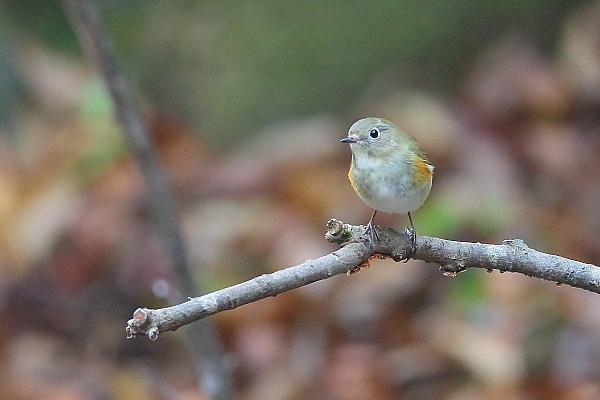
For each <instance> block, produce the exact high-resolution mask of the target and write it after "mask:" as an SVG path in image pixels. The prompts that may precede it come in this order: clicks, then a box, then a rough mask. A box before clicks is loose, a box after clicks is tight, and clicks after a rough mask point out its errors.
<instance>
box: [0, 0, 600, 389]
mask: <svg viewBox="0 0 600 400" xmlns="http://www.w3.org/2000/svg"><path fill="white" fill-rule="evenodd" d="M100 7H101V9H102V12H103V15H104V19H105V24H106V26H107V28H108V30H109V31H110V33H111V35H112V37H113V40H114V42H115V46H116V50H117V53H118V56H119V57H120V59H121V61H122V64H123V66H124V68H125V70H126V72H127V74H128V77H129V78H130V79H131V81H132V83H133V84H134V86H135V87H136V90H137V92H138V94H139V97H140V100H141V101H142V103H143V105H144V111H145V113H146V115H147V118H148V121H149V125H150V128H151V131H152V135H153V140H154V142H155V143H156V146H157V149H158V152H159V154H160V159H161V162H162V163H163V165H164V166H165V168H166V169H167V172H168V174H169V176H170V178H171V182H172V186H173V191H174V195H175V197H176V199H177V203H178V208H179V213H180V219H181V221H182V229H183V231H184V235H185V238H186V240H187V244H188V246H189V250H190V257H191V259H192V264H193V266H194V268H195V272H196V273H197V275H198V276H199V277H201V278H202V280H203V282H204V284H205V286H206V288H205V289H206V290H210V291H212V290H217V289H220V288H223V287H225V286H229V285H232V284H235V283H238V282H241V281H243V280H246V279H250V278H252V277H255V276H257V275H259V274H263V273H269V272H272V271H275V270H278V269H281V268H284V267H287V266H291V265H295V264H297V263H299V262H302V261H304V260H306V259H310V258H317V257H319V256H321V255H324V254H326V253H328V252H331V251H333V250H335V246H332V245H330V244H328V243H327V242H326V241H325V240H324V238H323V233H324V232H325V223H326V221H327V220H328V219H329V218H338V219H341V220H343V221H345V222H348V223H353V224H364V223H366V222H367V221H368V218H369V216H370V214H371V212H372V211H371V210H370V209H369V208H368V207H367V206H365V205H364V204H363V203H362V202H361V201H360V200H359V199H358V198H357V197H356V195H355V194H354V193H353V191H352V189H351V187H350V184H349V182H348V180H347V177H346V173H347V169H348V165H349V161H350V150H349V148H348V146H347V145H343V144H340V143H339V139H341V138H343V137H344V136H345V135H346V132H347V129H348V127H349V126H350V125H351V124H352V123H353V122H354V121H355V120H357V119H359V118H362V117H365V116H379V117H384V118H387V119H390V120H392V121H394V122H396V123H397V124H399V125H400V126H401V127H403V128H404V129H405V130H407V131H408V132H409V133H410V134H412V135H413V136H415V137H416V138H417V139H418V140H419V142H420V143H421V145H422V146H423V148H424V149H425V150H426V151H427V153H428V154H429V157H430V159H431V161H432V163H433V164H434V165H435V166H436V170H435V177H434V186H433V190H432V193H431V195H430V197H429V199H428V200H427V202H426V203H425V205H424V206H423V207H422V208H421V209H419V210H418V211H417V212H415V213H414V214H413V218H414V221H415V225H416V227H417V231H418V232H419V233H420V234H424V235H430V236H440V237H443V238H448V239H454V240H465V241H479V242H491V243H501V242H502V240H503V239H508V238H522V239H524V240H525V241H526V243H527V244H528V245H529V246H531V247H533V248H536V249H537V250H541V251H545V252H550V253H554V254H560V255H562V256H565V257H569V258H574V259H577V260H580V261H584V262H589V263H594V264H597V265H598V264H600V245H598V237H600V207H599V206H598V205H599V204H600V2H599V1H567V0H545V1H541V0H508V1H507V0H503V1H496V0H492V1H486V2H471V1H466V0H447V1H444V2H435V1H410V0H404V1H385V0H374V1H369V2H356V1H348V2H341V1H323V0H319V1H315V0H303V1H294V2H285V1H284V2H281V1H273V0H255V1H252V2H246V1H239V0H232V1H227V2H220V1H176V2H161V1H157V0H146V1H143V2H142V1H131V0H130V1H109V0H106V1H102V2H100ZM0 93H1V96H0V315H1V317H2V321H3V323H2V324H0V398H2V399H17V400H18V399H39V398H44V399H125V398H127V399H129V400H131V399H133V400H135V399H205V398H206V397H205V396H204V395H203V394H202V392H201V391H200V390H199V389H198V388H197V385H196V382H197V381H196V375H195V370H194V366H193V364H192V361H191V359H190V356H189V354H188V352H187V351H186V348H185V346H184V344H183V343H182V338H183V337H182V335H181V332H171V333H168V334H165V335H163V337H161V338H160V339H159V340H158V341H157V342H150V341H149V340H147V339H145V338H137V339H135V340H133V339H131V340H126V339H125V329H124V328H125V324H126V322H127V320H128V319H129V318H131V316H132V313H133V311H134V310H135V309H136V308H137V307H152V308H158V307H162V306H166V305H168V302H167V300H166V298H167V297H169V294H170V293H172V292H173V291H176V288H174V287H173V286H172V285H171V282H173V276H172V274H171V272H170V271H169V268H168V263H167V258H166V255H165V253H164V250H163V249H162V248H161V246H160V243H159V241H158V239H157V235H156V234H155V232H154V230H153V228H152V224H151V221H150V220H149V215H148V211H149V208H148V201H147V199H146V198H145V194H144V193H145V192H144V185H143V182H142V180H141V178H140V175H139V172H138V170H137V168H136V166H135V165H134V164H133V163H132V161H131V159H130V157H129V156H128V154H127V152H126V149H125V148H124V146H123V143H122V140H121V136H120V132H119V129H118V128H117V126H116V125H115V123H114V121H113V115H112V105H111V101H110V98H109V97H108V96H107V92H106V91H105V89H104V86H103V83H102V81H101V79H100V78H99V76H98V74H97V73H96V72H95V71H94V70H93V68H91V66H90V64H89V63H88V62H87V61H86V60H85V59H84V57H83V56H82V54H81V52H80V50H79V46H78V44H77V41H76V39H75V37H74V35H73V34H72V32H71V29H70V27H69V25H68V23H67V21H66V19H65V17H64V15H63V13H62V10H61V8H60V7H59V5H58V3H56V2H54V1H45V2H33V1H24V2H23V1H16V0H4V1H3V2H1V3H0ZM377 218H378V220H377V223H379V224H382V225H387V226H392V227H396V228H402V227H403V226H404V225H405V224H406V223H407V221H406V220H405V217H404V216H399V215H385V214H383V213H380V214H378V216H377ZM183 295H184V296H194V295H196V293H184V294H183ZM211 318H212V320H213V321H214V322H215V324H216V325H217V328H218V330H219V333H220V337H221V338H222V339H223V341H224V345H225V348H226V351H227V357H228V359H230V361H231V362H232V364H233V365H234V367H235V379H236V399H244V400H255V399H257V400H258V399H261V400H271V399H273V400H276V399H315V400H317V399H318V400H321V399H325V400H329V399H331V400H371V399H373V400H374V399H378V400H387V399H409V400H412V399H415V400H418V399H461V400H462V399H467V400H469V399H473V400H476V399H477V400H478V399H576V400H577V399H598V398H600V297H598V295H596V294H591V293H587V292H585V291H583V290H580V289H574V288H570V287H566V286H560V287H559V286H557V285H555V284H553V283H551V282H544V281H541V280H537V279H532V278H527V277H525V276H521V275H517V274H499V273H498V272H494V273H486V272H485V270H469V271H466V272H464V273H462V274H460V275H458V276H457V277H455V278H449V277H444V276H442V274H441V273H440V272H439V271H438V266H436V265H426V264H424V263H423V262H420V261H414V260H412V261H410V262H409V263H407V264H398V263H394V262H391V261H389V262H387V261H379V262H373V263H372V267H371V268H370V269H368V270H363V271H362V272H360V273H359V274H357V275H353V276H351V277H347V276H338V277H334V278H332V279H329V280H327V281H324V282H319V283H316V284H312V285H309V286H307V287H304V288H301V289H299V290H295V291H292V292H289V293H286V294H283V295H280V296H278V297H277V298H271V299H266V300H262V301H260V302H257V303H253V304H250V305H246V306H244V307H241V308H239V309H237V310H234V311H229V312H225V313H221V314H219V315H216V316H214V317H211ZM183 329H185V328H183Z"/></svg>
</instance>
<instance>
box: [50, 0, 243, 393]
mask: <svg viewBox="0 0 600 400" xmlns="http://www.w3.org/2000/svg"><path fill="white" fill-rule="evenodd" d="M61 2H62V6H63V8H64V10H65V11H66V14H67V16H68V18H69V21H70V23H71V26H72V27H73V30H74V31H75V33H76V34H77V37H78V39H79V42H80V44H81V47H82V49H83V51H84V52H85V53H86V54H87V56H88V57H89V59H90V60H91V61H93V62H94V64H95V66H96V68H97V69H98V71H99V72H100V73H101V75H102V77H103V78H104V82H105V84H106V86H107V88H108V90H109V92H110V95H111V97H112V100H113V103H114V107H115V114H116V119H117V121H118V122H119V124H120V125H121V128H122V133H123V137H124V138H125V143H126V145H127V147H128V149H129V152H130V153H131V154H132V155H133V157H134V159H135V160H136V162H137V164H138V166H139V168H140V171H141V173H142V175H143V177H144V180H145V182H146V185H147V187H148V199H149V201H150V206H151V211H152V217H153V219H154V222H155V224H156V227H157V232H158V234H159V236H160V239H161V241H162V243H163V244H164V247H165V249H166V251H167V252H168V255H169V258H170V260H171V262H172V266H173V270H174V272H175V276H176V277H177V279H178V286H179V290H180V291H181V292H182V293H185V294H195V293H198V288H197V286H196V283H195V282H198V280H197V279H195V277H194V274H193V273H192V272H191V269H190V266H189V262H188V259H187V251H186V247H185V243H184V241H183V238H182V236H181V231H180V228H179V226H180V224H179V221H178V218H177V213H176V211H175V203H174V201H173V198H172V196H171V191H170V187H169V182H168V179H167V177H166V174H165V173H164V171H163V170H162V168H161V166H160V164H159V163H158V161H157V157H156V154H155V150H154V147H153V145H152V143H151V141H150V137H149V135H148V129H147V126H146V121H145V119H144V118H143V115H142V112H141V109H140V106H139V104H138V101H137V98H136V96H135V92H134V90H133V89H132V88H131V85H130V84H129V82H128V80H127V78H126V76H125V74H124V73H123V70H122V68H121V66H120V64H119V60H118V58H117V56H116V53H115V51H114V49H113V45H112V42H111V40H110V38H109V35H108V34H107V32H106V30H105V29H104V26H103V24H102V18H101V15H100V12H99V10H98V9H97V7H96V5H95V3H94V2H93V1H90V0H62V1H61ZM190 328H191V329H188V330H187V332H186V333H187V337H188V341H189V345H190V346H189V347H190V352H191V353H192V355H193V356H194V359H195V361H196V363H197V364H198V366H199V369H200V383H201V386H202V388H203V389H204V390H205V391H206V393H207V394H208V395H209V396H210V397H211V398H213V399H218V400H228V399H231V398H232V397H233V385H232V378H231V371H230V368H229V367H228V365H227V364H226V363H225V358H224V357H223V353H222V350H221V348H222V346H221V343H220V341H219V339H218V337H217V336H216V333H215V329H214V327H213V326H212V324H211V323H210V321H202V323H200V324H194V326H193V327H190Z"/></svg>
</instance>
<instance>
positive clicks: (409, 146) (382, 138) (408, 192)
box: [341, 117, 433, 260]
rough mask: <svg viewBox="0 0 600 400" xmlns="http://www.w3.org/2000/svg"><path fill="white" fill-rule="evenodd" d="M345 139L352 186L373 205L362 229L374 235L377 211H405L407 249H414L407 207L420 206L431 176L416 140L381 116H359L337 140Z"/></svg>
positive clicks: (431, 173)
mask: <svg viewBox="0 0 600 400" xmlns="http://www.w3.org/2000/svg"><path fill="white" fill-rule="evenodd" d="M341 142H342V143H349V144H350V150H352V162H351V163H350V172H348V178H349V179H350V183H351V184H352V188H353V189H354V191H355V192H356V194H357V195H358V197H360V199H361V200H362V201H364V202H365V203H366V204H367V205H368V206H369V207H371V208H373V209H374V212H373V215H372V216H371V219H370V220H369V223H368V224H367V231H366V233H368V234H370V235H371V239H375V238H377V233H376V232H375V230H374V228H373V218H375V214H377V211H384V212H387V213H398V214H408V219H409V221H410V229H407V233H408V235H409V237H410V240H411V251H410V253H409V254H407V256H406V260H408V259H410V256H411V255H412V254H413V253H414V252H415V251H416V233H415V227H414V225H413V222H412V217H411V216H410V213H411V211H415V210H416V209H417V208H419V207H421V205H422V204H423V202H424V201H425V199H426V198H427V196H428V195H429V191H430V190H431V182H432V178H433V165H431V163H430V162H429V159H428V158H427V155H426V154H425V152H424V151H423V150H422V149H421V147H420V146H419V143H417V141H416V140H415V139H414V138H412V137H410V136H408V135H407V134H406V133H404V132H403V131H402V130H401V129H400V128H399V127H398V126H397V125H395V124H394V123H392V122H390V121H388V120H385V119H383V118H373V117H370V118H363V119H361V120H358V121H356V122H355V123H354V124H353V125H352V126H351V127H350V130H349V131H348V137H345V138H343V139H342V140H341Z"/></svg>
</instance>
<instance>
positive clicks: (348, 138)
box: [340, 137, 358, 143]
mask: <svg viewBox="0 0 600 400" xmlns="http://www.w3.org/2000/svg"><path fill="white" fill-rule="evenodd" d="M357 141H358V140H356V139H354V138H353V137H345V138H343V139H342V140H340V142H342V143H356V142H357Z"/></svg>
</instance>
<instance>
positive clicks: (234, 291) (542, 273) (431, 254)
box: [127, 220, 600, 340]
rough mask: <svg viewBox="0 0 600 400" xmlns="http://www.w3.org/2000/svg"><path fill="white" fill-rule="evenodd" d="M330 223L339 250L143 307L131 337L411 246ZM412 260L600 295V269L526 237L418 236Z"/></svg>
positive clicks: (395, 255) (395, 236)
mask: <svg viewBox="0 0 600 400" xmlns="http://www.w3.org/2000/svg"><path fill="white" fill-rule="evenodd" d="M327 227H328V230H327V233H326V234H325V237H326V238H327V240H329V241H330V242H333V243H338V244H340V245H341V246H342V247H341V248H340V249H339V250H337V251H334V252H333V253H330V254H328V255H325V256H323V257H320V258H317V259H316V260H308V261H306V262H304V263H302V264H300V265H296V266H293V267H289V268H286V269H283V270H280V271H277V272H274V273H272V274H266V275H262V276H259V277H257V278H254V279H251V280H249V281H246V282H243V283H240V284H237V285H235V286H231V287H227V288H224V289H221V290H218V291H216V292H213V293H209V294H206V295H204V296H201V297H196V298H193V299H190V300H189V301H186V302H185V303H182V304H178V305H176V306H173V307H168V308H161V309H157V310H152V309H147V308H140V309H137V310H136V311H135V313H134V314H133V318H132V319H130V320H129V322H128V323H127V336H128V337H134V336H139V335H147V336H148V337H149V338H150V339H152V340H155V339H157V338H158V337H159V334H160V333H161V332H165V331H170V330H175V329H177V328H179V327H181V326H183V325H186V324H189V323H191V322H193V321H196V320H199V319H202V318H206V317H208V316H209V315H213V314H216V313H219V312H221V311H226V310H231V309H234V308H237V307H239V306H242V305H244V304H248V303H251V302H254V301H257V300H260V299H264V298H265V297H269V296H276V295H278V294H280V293H283V292H285V291H288V290H291V289H295V288H298V287H300V286H304V285H308V284H310V283H313V282H316V281H318V280H322V279H327V278H330V277H332V276H334V275H338V274H342V273H348V274H352V273H355V272H358V271H359V270H360V269H361V268H362V267H366V266H367V265H368V262H369V259H370V258H374V257H375V258H387V257H389V258H392V259H394V260H396V261H401V260H402V259H403V258H404V257H405V255H406V254H407V251H408V250H409V249H410V244H409V238H408V235H407V234H406V233H400V232H396V231H394V230H392V229H389V228H381V227H376V228H375V229H377V237H378V238H379V240H378V241H377V242H376V243H372V242H371V241H370V236H369V235H364V231H365V227H364V226H354V225H348V224H345V223H343V222H340V221H337V220H330V221H329V222H328V223H327ZM412 258H414V259H418V260H423V261H425V262H428V263H436V264H439V265H440V270H441V271H442V272H443V273H444V274H445V275H449V276H455V275H456V274H458V273H459V272H462V271H464V270H465V269H467V268H485V269H487V270H499V271H510V272H519V273H522V274H525V275H528V276H531V277H536V278H540V279H545V280H549V281H554V282H556V283H560V284H566V285H570V286H573V287H578V288H582V289H585V290H589V291H591V292H594V293H600V268H599V267H597V266H595V265H591V264H584V263H581V262H579V261H573V260H569V259H567V258H564V257H559V256H555V255H551V254H546V253H542V252H539V251H536V250H533V249H531V248H529V247H527V246H526V245H525V243H524V242H523V241H522V240H506V241H504V244H501V245H494V244H483V243H468V242H456V241H452V240H445V239H438V238H432V237H427V236H418V237H417V250H416V252H415V253H414V254H413V255H412Z"/></svg>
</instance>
